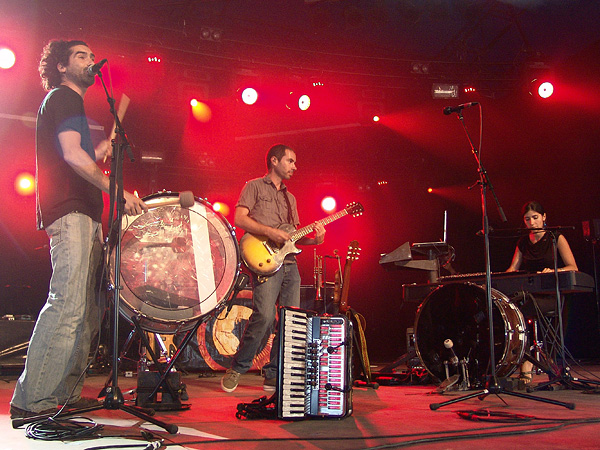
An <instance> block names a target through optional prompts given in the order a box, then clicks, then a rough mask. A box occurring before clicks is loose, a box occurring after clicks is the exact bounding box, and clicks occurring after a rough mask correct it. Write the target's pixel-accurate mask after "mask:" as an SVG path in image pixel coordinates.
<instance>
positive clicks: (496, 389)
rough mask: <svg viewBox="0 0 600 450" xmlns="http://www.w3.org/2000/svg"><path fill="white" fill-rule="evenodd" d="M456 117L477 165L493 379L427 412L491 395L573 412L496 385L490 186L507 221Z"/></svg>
mask: <svg viewBox="0 0 600 450" xmlns="http://www.w3.org/2000/svg"><path fill="white" fill-rule="evenodd" d="M457 113H458V119H459V120H460V121H461V124H462V127H463V129H464V131H465V134H466V136H467V139H468V141H469V144H470V146H471V153H472V154H473V156H474V157H475V160H476V162H477V171H478V173H479V181H478V184H479V186H480V188H481V210H482V222H483V236H484V243H485V291H486V300H487V314H488V328H489V340H490V342H489V344H490V362H489V367H490V370H491V371H492V375H491V377H490V379H488V383H487V387H485V388H484V389H483V390H481V391H478V392H475V393H472V394H468V395H464V396H462V397H458V398H455V399H452V400H448V401H446V402H442V403H431V404H430V405H429V408H430V409H431V410H433V411H435V410H436V409H438V408H441V407H442V406H446V405H450V404H453V403H458V402H461V401H464V400H468V399H471V398H474V397H478V398H479V400H484V399H485V398H486V397H487V396H488V395H490V394H495V395H496V396H498V398H500V400H502V402H504V404H506V402H505V401H504V400H503V399H502V397H500V394H507V395H512V396H515V397H521V398H526V399H529V400H536V401H539V402H543V403H551V404H554V405H558V406H564V407H565V408H568V409H574V408H575V404H574V403H564V402H559V401H556V400H551V399H547V398H541V397H535V396H532V395H528V394H522V393H520V392H513V391H507V390H505V389H504V387H503V386H501V385H499V384H498V377H497V372H496V358H495V354H494V318H493V305H492V274H491V269H490V267H491V264H490V239H489V234H490V227H489V220H488V211H487V188H488V186H489V188H490V190H491V191H492V194H493V196H494V199H495V201H496V205H497V207H498V211H499V213H500V215H501V217H502V220H503V221H506V217H505V216H504V212H503V211H502V208H501V207H500V204H499V203H498V198H497V197H496V195H495V194H494V189H493V187H492V185H491V183H490V181H489V178H488V175H487V172H486V170H485V168H484V167H483V164H482V163H481V157H480V153H479V151H478V149H477V148H476V147H475V146H474V145H473V141H472V140H471V136H470V135H469V132H468V130H467V127H466V126H465V123H464V120H463V115H462V110H459V111H458V112H457ZM522 331H523V333H524V332H525V330H522Z"/></svg>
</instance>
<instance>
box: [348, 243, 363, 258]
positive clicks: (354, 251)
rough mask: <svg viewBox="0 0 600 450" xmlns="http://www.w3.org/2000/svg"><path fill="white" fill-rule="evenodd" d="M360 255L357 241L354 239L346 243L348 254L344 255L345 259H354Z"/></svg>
mask: <svg viewBox="0 0 600 450" xmlns="http://www.w3.org/2000/svg"><path fill="white" fill-rule="evenodd" d="M359 256H360V247H359V246H358V241H356V240H354V241H352V242H350V245H348V255H347V256H346V261H355V260H357V259H358V257H359Z"/></svg>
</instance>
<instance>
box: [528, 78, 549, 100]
mask: <svg viewBox="0 0 600 450" xmlns="http://www.w3.org/2000/svg"><path fill="white" fill-rule="evenodd" d="M553 93H554V85H553V84H552V82H551V81H550V80H549V79H548V78H541V77H540V78H534V79H532V80H531V82H530V83H529V95H531V96H533V97H539V98H544V99H546V98H550V97H551V96H552V94H553Z"/></svg>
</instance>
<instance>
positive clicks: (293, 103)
mask: <svg viewBox="0 0 600 450" xmlns="http://www.w3.org/2000/svg"><path fill="white" fill-rule="evenodd" d="M285 107H286V108H287V109H290V110H295V109H296V108H298V109H299V110H300V111H306V110H307V109H308V108H310V97H309V96H308V95H307V94H297V93H295V92H294V91H290V93H289V95H288V101H287V102H286V104H285Z"/></svg>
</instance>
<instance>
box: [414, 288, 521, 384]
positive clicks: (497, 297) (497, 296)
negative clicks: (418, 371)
mask: <svg viewBox="0 0 600 450" xmlns="http://www.w3.org/2000/svg"><path fill="white" fill-rule="evenodd" d="M453 285H463V286H465V285H466V286H470V287H475V288H478V289H480V290H482V291H484V292H485V286H484V285H482V284H479V283H474V282H471V281H460V280H453V281H449V282H447V283H443V284H441V285H439V286H437V287H436V288H435V289H433V290H432V291H431V292H430V293H429V294H427V296H426V297H425V298H424V299H423V301H422V302H421V303H420V304H419V307H418V308H417V312H416V316H415V321H414V325H413V333H414V342H415V352H416V354H417V357H418V358H419V360H420V361H421V363H422V364H423V366H424V367H425V369H426V370H427V372H428V373H429V374H430V375H431V376H432V377H434V378H435V379H436V380H439V381H440V382H441V381H442V380H440V379H439V377H438V376H437V375H436V374H434V373H433V372H432V371H431V369H430V368H429V367H428V365H427V364H426V363H425V360H424V359H423V357H422V356H421V350H420V349H419V336H418V323H419V318H420V317H421V313H422V311H423V306H424V305H425V304H426V302H427V301H428V300H429V299H430V297H431V296H432V295H433V294H434V293H435V292H437V291H439V290H440V289H442V288H444V287H448V286H453ZM491 293H492V301H493V303H494V305H495V304H496V303H497V302H502V301H504V302H505V303H506V304H508V305H511V306H510V307H511V308H513V309H514V311H516V313H517V319H518V320H519V324H518V325H521V326H522V327H523V330H522V331H520V333H521V334H523V335H525V326H526V325H525V319H524V317H523V314H522V313H521V311H520V310H519V308H518V307H517V306H516V305H514V304H513V303H512V302H511V301H510V299H509V298H508V296H507V295H506V294H504V293H503V292H501V291H499V290H498V289H496V288H492V290H491ZM486 297H487V296H486ZM485 306H486V310H487V302H486V305H485ZM496 309H497V310H498V311H499V312H500V313H501V316H502V321H503V322H504V327H505V328H506V325H507V317H506V313H505V311H503V310H502V308H499V307H497V306H496ZM486 313H487V311H486ZM525 337H526V336H525ZM486 339H487V337H486ZM488 345H489V342H488ZM526 346H527V345H526V341H525V342H523V343H522V345H521V351H520V354H519V358H518V359H519V361H518V362H520V360H521V359H522V358H523V355H524V353H525V350H526ZM503 350H504V351H503V354H502V358H500V359H498V360H497V361H495V362H496V371H498V366H499V363H501V362H502V361H503V360H504V359H505V357H506V353H507V352H508V348H507V346H506V345H505V347H504V349H503ZM430 365H431V364H430ZM514 370H516V366H515V367H514V368H513V370H511V371H510V372H509V373H506V374H503V375H502V376H509V375H511V374H512V373H513V372H514Z"/></svg>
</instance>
